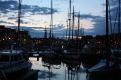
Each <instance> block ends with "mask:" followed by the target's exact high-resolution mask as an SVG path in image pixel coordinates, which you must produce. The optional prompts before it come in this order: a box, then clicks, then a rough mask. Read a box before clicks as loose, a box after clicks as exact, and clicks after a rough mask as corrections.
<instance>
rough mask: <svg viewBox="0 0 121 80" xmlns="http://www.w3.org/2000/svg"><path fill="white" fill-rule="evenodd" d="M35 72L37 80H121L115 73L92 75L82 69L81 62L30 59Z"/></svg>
mask: <svg viewBox="0 0 121 80" xmlns="http://www.w3.org/2000/svg"><path fill="white" fill-rule="evenodd" d="M30 61H31V62H32V64H33V66H32V68H33V69H35V70H39V73H38V80H121V77H119V76H118V75H117V73H115V75H111V76H110V77H109V76H108V73H107V74H104V73H103V75H92V73H89V72H88V70H87V69H86V68H85V67H83V63H82V62H81V61H77V62H76V61H74V62H72V61H73V60H72V61H71V60H60V59H48V60H47V59H46V58H45V59H44V58H40V61H36V58H30Z"/></svg>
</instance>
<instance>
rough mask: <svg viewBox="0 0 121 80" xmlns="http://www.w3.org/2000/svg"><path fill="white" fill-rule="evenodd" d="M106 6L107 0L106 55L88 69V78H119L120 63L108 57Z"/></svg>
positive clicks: (114, 79) (100, 79) (91, 79)
mask: <svg viewBox="0 0 121 80" xmlns="http://www.w3.org/2000/svg"><path fill="white" fill-rule="evenodd" d="M108 6H109V1H108V0H106V41H107V42H106V57H105V59H102V60H101V61H100V62H99V63H97V64H96V65H94V66H93V67H91V68H90V69H88V77H89V80H94V79H98V80H108V79H111V80H120V79H121V77H120V74H121V69H120V67H121V65H120V64H118V63H117V62H114V61H112V60H111V59H110V58H111V57H110V48H109V29H108V27H109V25H108V19H109V18H108V11H109V10H108Z"/></svg>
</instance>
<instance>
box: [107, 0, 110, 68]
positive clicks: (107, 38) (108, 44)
mask: <svg viewBox="0 0 121 80" xmlns="http://www.w3.org/2000/svg"><path fill="white" fill-rule="evenodd" d="M108 6H109V0H106V64H107V68H109V51H110V50H109V28H108V27H109V23H108V19H109V15H108V11H109V10H108Z"/></svg>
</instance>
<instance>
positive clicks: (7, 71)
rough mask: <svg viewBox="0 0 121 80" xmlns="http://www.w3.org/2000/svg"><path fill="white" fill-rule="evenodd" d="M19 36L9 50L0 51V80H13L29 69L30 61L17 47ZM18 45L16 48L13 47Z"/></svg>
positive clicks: (19, 11) (19, 10)
mask: <svg viewBox="0 0 121 80" xmlns="http://www.w3.org/2000/svg"><path fill="white" fill-rule="evenodd" d="M21 2H22V1H21V0H19V8H18V32H17V35H18V36H19V28H20V14H21ZM18 40H19V37H18V39H17V42H16V43H12V44H11V46H10V50H2V51H0V80H14V79H17V78H19V76H21V75H22V74H23V73H24V74H25V72H27V71H28V70H30V69H31V66H32V63H31V62H29V61H28V60H26V59H24V57H23V51H22V50H21V49H20V47H19V43H20V42H19V41H18ZM16 44H17V45H18V47H17V49H16V48H15V46H16Z"/></svg>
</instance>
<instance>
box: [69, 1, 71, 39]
mask: <svg viewBox="0 0 121 80" xmlns="http://www.w3.org/2000/svg"><path fill="white" fill-rule="evenodd" d="M69 10H70V11H69V19H68V20H69V39H70V36H71V0H70V1H69Z"/></svg>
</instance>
